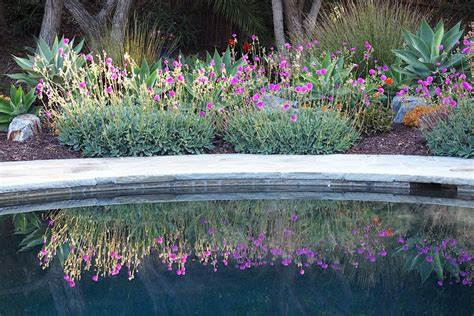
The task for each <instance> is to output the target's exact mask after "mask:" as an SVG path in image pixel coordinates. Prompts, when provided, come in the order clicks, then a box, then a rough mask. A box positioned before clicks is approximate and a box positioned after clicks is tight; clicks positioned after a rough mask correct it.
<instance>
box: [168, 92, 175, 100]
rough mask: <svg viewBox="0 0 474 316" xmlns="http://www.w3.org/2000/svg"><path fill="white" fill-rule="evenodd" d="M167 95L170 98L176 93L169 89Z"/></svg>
mask: <svg viewBox="0 0 474 316" xmlns="http://www.w3.org/2000/svg"><path fill="white" fill-rule="evenodd" d="M168 95H169V97H170V98H174V96H175V95H176V92H174V91H173V90H170V91H168Z"/></svg>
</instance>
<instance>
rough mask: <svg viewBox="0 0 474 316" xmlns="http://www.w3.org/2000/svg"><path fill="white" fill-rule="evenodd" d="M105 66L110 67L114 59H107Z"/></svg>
mask: <svg viewBox="0 0 474 316" xmlns="http://www.w3.org/2000/svg"><path fill="white" fill-rule="evenodd" d="M105 64H106V65H109V66H110V65H112V58H110V57H107V58H106V59H105Z"/></svg>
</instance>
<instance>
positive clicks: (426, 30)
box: [419, 20, 434, 44]
mask: <svg viewBox="0 0 474 316" xmlns="http://www.w3.org/2000/svg"><path fill="white" fill-rule="evenodd" d="M419 36H420V38H421V39H422V40H423V41H424V42H425V43H427V44H431V43H432V41H433V38H434V32H433V29H432V28H431V26H430V25H429V24H428V22H426V20H423V21H421V26H420V31H419Z"/></svg>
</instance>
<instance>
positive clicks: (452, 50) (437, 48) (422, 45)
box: [392, 21, 468, 81]
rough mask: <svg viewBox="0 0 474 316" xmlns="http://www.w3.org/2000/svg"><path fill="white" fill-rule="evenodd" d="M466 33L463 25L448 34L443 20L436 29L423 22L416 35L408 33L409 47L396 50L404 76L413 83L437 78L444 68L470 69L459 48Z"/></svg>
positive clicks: (404, 34) (458, 25)
mask: <svg viewBox="0 0 474 316" xmlns="http://www.w3.org/2000/svg"><path fill="white" fill-rule="evenodd" d="M462 34H463V31H462V30H461V22H459V23H458V24H456V25H455V26H454V27H453V28H451V29H450V30H449V31H447V32H445V29H444V23H443V22H442V21H440V22H439V23H438V24H437V25H436V27H435V29H432V28H431V27H430V26H429V25H428V23H427V22H426V21H423V22H422V23H421V26H420V29H419V30H418V32H417V33H416V34H412V33H410V32H408V31H406V30H404V31H403V37H404V39H405V42H406V48H405V49H394V50H392V51H393V53H394V54H395V55H396V56H397V57H398V58H400V59H401V60H402V64H401V65H400V69H399V71H400V73H402V74H404V75H406V76H407V79H408V80H410V81H413V80H417V79H423V78H426V77H428V76H435V75H436V73H437V72H439V70H440V69H444V68H446V69H451V68H455V69H456V70H457V71H463V70H464V69H468V64H467V59H466V56H465V54H462V53H461V52H460V51H459V49H457V48H458V43H459V41H460V39H461V37H462Z"/></svg>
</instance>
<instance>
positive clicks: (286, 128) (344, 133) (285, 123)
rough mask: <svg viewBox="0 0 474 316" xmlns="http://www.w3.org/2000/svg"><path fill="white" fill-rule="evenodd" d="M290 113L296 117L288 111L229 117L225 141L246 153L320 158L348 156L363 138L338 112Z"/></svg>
mask: <svg viewBox="0 0 474 316" xmlns="http://www.w3.org/2000/svg"><path fill="white" fill-rule="evenodd" d="M289 112H292V113H293V114H289V113H286V112H285V110H284V109H274V110H273V111H265V110H256V111H235V112H233V113H231V114H230V115H229V119H228V124H227V128H226V130H225V137H224V138H225V140H226V141H227V142H228V143H230V144H231V145H233V146H234V149H235V150H236V151H237V152H242V153H251V154H312V155H316V154H332V153H340V152H345V151H346V150H348V149H349V148H350V147H351V145H353V144H354V142H355V141H356V140H357V139H358V137H359V134H358V132H357V131H356V129H355V128H354V127H353V126H352V125H351V122H350V120H349V119H348V118H347V117H345V116H344V115H343V114H342V113H340V112H338V111H335V110H326V111H324V112H323V111H322V110H313V109H300V110H299V111H298V112H297V113H296V112H294V111H291V110H289ZM288 116H290V120H288Z"/></svg>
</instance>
